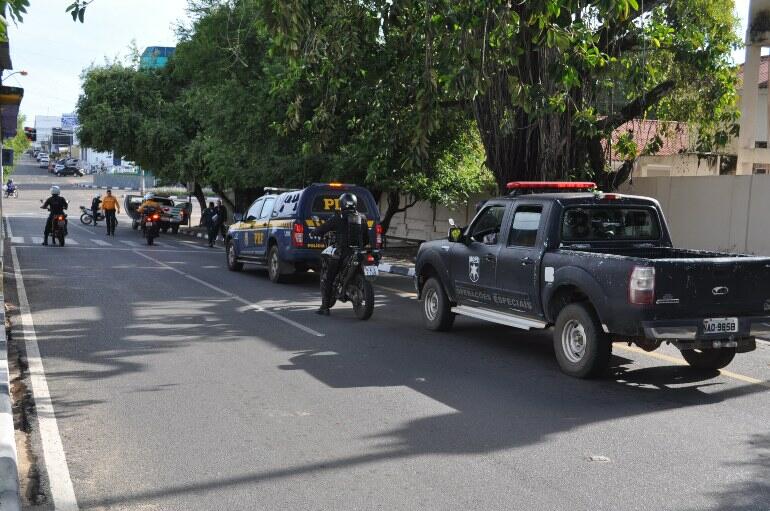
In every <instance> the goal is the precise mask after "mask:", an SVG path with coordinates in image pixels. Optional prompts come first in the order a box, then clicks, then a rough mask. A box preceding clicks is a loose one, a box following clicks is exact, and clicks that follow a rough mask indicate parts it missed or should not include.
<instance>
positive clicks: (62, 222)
mask: <svg viewBox="0 0 770 511" xmlns="http://www.w3.org/2000/svg"><path fill="white" fill-rule="evenodd" d="M56 225H58V226H59V227H64V226H65V225H66V222H65V221H64V220H60V221H58V222H56Z"/></svg>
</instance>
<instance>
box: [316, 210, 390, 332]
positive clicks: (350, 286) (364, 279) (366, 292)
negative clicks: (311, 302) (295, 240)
mask: <svg viewBox="0 0 770 511" xmlns="http://www.w3.org/2000/svg"><path fill="white" fill-rule="evenodd" d="M316 222H318V221H317V220H316ZM324 240H325V242H326V245H327V246H326V248H325V249H324V250H323V252H321V266H322V267H323V269H324V270H325V269H326V265H328V264H329V263H330V261H331V260H334V261H335V262H337V264H342V266H341V267H340V268H339V271H338V272H337V276H336V277H335V278H334V284H333V286H332V289H333V290H334V292H333V293H332V299H331V303H329V308H331V307H333V306H334V304H335V303H336V302H337V300H339V301H340V302H343V303H345V302H348V301H350V302H351V303H352V304H353V312H354V313H355V315H356V317H357V318H358V319H361V320H367V319H369V318H370V317H372V313H373V312H374V287H373V286H372V282H373V281H374V280H375V279H376V278H377V275H378V274H379V264H380V259H381V258H382V255H381V253H380V251H379V250H375V249H367V248H356V247H353V253H352V255H351V256H350V257H348V258H347V260H346V261H339V258H340V255H339V254H338V250H337V246H336V240H335V236H334V233H331V232H330V233H327V234H326V235H325V236H324Z"/></svg>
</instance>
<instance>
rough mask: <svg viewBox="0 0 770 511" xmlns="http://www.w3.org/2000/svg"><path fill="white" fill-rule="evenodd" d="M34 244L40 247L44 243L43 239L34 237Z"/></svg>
mask: <svg viewBox="0 0 770 511" xmlns="http://www.w3.org/2000/svg"><path fill="white" fill-rule="evenodd" d="M32 243H33V244H35V245H40V244H42V243H43V237H42V236H32Z"/></svg>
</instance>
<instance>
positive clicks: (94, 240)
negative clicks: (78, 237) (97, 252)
mask: <svg viewBox="0 0 770 511" xmlns="http://www.w3.org/2000/svg"><path fill="white" fill-rule="evenodd" d="M91 241H93V242H94V243H96V244H97V245H99V246H100V247H111V246H112V243H109V242H107V241H104V240H97V239H91Z"/></svg>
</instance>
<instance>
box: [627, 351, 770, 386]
mask: <svg viewBox="0 0 770 511" xmlns="http://www.w3.org/2000/svg"><path fill="white" fill-rule="evenodd" d="M612 348H613V349H616V348H617V349H621V350H623V351H627V352H629V353H638V354H640V355H647V356H648V357H652V358H657V359H658V360H664V361H666V362H670V363H672V364H677V365H681V366H686V365H688V364H687V361H686V360H684V359H682V358H677V357H672V356H671V355H666V354H664V353H657V352H654V351H649V352H648V351H644V350H643V349H641V348H638V347H636V346H623V345H619V344H614V345H613V346H612ZM719 373H720V374H721V375H722V376H725V377H727V378H732V379H733V380H738V381H742V382H744V383H751V384H752V385H761V386H763V387H767V388H770V381H764V380H759V379H757V378H752V377H751V376H746V375H744V374H739V373H734V372H732V371H727V370H725V369H720V370H719Z"/></svg>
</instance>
